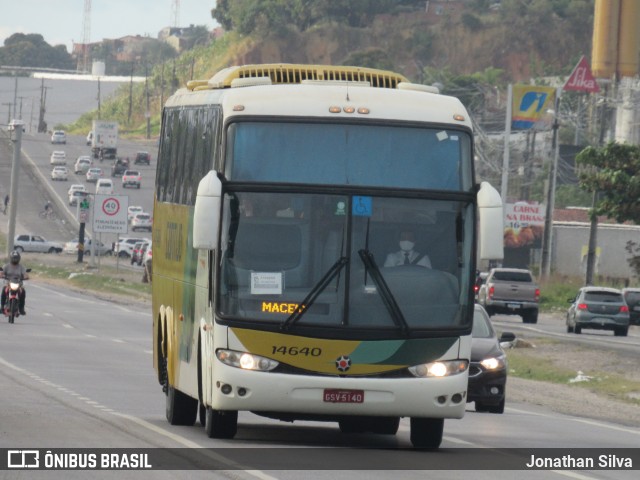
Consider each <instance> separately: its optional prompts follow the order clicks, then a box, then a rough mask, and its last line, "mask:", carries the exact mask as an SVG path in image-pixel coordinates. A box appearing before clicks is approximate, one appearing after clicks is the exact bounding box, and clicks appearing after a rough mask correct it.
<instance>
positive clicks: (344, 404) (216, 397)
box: [207, 364, 468, 418]
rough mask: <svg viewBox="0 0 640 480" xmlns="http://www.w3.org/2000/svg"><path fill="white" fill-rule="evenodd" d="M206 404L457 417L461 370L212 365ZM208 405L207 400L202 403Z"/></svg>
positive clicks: (463, 390) (462, 400)
mask: <svg viewBox="0 0 640 480" xmlns="http://www.w3.org/2000/svg"><path fill="white" fill-rule="evenodd" d="M212 380H213V382H212V386H213V390H212V395H211V397H212V398H211V402H210V404H211V407H212V408H214V409H217V410H244V411H272V412H287V413H299V414H301V415H302V416H304V415H309V414H318V415H329V416H331V415H372V416H400V417H404V416H407V417H428V418H462V417H463V415H464V411H465V405H466V402H467V384H468V377H467V374H466V373H462V374H458V375H453V376H449V377H442V378H362V377H329V376H303V375H291V374H281V373H270V372H256V371H247V370H242V369H239V368H234V367H229V366H227V365H222V364H217V365H216V372H215V373H214V378H213V379H212ZM207 403H209V402H207Z"/></svg>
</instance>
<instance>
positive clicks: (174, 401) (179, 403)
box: [166, 385, 198, 425]
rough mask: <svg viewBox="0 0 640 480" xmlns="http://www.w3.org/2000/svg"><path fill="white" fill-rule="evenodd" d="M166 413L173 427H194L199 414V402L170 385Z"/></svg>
mask: <svg viewBox="0 0 640 480" xmlns="http://www.w3.org/2000/svg"><path fill="white" fill-rule="evenodd" d="M166 413H167V421H168V422H169V423H170V424H171V425H193V424H194V422H195V421H196V415H197V414H198V400H196V399H195V398H191V397H190V396H189V395H185V394H184V393H182V392H181V391H180V390H176V389H175V388H173V387H172V386H171V385H168V387H167V405H166Z"/></svg>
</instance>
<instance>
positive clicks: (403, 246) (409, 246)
mask: <svg viewBox="0 0 640 480" xmlns="http://www.w3.org/2000/svg"><path fill="white" fill-rule="evenodd" d="M414 245H415V243H413V242H410V241H409V240H400V250H403V251H405V252H410V251H411V250H413V246H414Z"/></svg>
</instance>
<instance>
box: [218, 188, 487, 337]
mask: <svg viewBox="0 0 640 480" xmlns="http://www.w3.org/2000/svg"><path fill="white" fill-rule="evenodd" d="M473 218H474V216H473V205H472V203H471V202H463V201H453V200H426V199H413V198H389V197H376V196H359V195H336V194H318V193H313V194H310V193H307V194H305V193H274V192H249V191H232V192H227V193H226V194H225V197H224V208H223V221H222V227H223V228H222V238H221V242H222V243H221V255H220V281H219V282H218V292H217V295H218V301H217V307H218V314H219V315H220V316H221V317H222V318H225V319H227V320H229V321H233V320H237V321H240V322H242V321H245V320H246V321H251V322H252V323H255V322H266V323H274V324H281V325H288V326H291V328H298V327H305V326H317V327H336V328H341V329H348V330H353V329H362V328H364V329H372V328H373V329H376V328H377V329H386V330H388V329H392V330H397V331H398V332H405V333H406V331H407V330H411V331H416V330H426V331H433V330H452V329H456V328H468V324H467V322H469V321H470V320H469V319H467V318H466V316H465V315H462V314H461V312H464V311H465V310H466V309H468V304H469V298H470V292H469V288H470V286H471V285H472V283H473V281H472V279H471V278H468V277H469V272H470V271H471V270H472V269H471V268H470V262H471V259H472V257H473V256H472V244H473V240H472V239H473V235H472V233H473ZM323 280H324V283H323ZM310 294H313V299H312V301H310ZM292 315H293V316H294V317H297V318H295V321H291V319H290V317H292Z"/></svg>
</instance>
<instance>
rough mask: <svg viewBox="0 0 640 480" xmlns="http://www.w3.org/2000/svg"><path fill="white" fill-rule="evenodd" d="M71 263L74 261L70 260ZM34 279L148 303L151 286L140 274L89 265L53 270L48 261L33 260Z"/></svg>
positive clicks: (54, 268)
mask: <svg viewBox="0 0 640 480" xmlns="http://www.w3.org/2000/svg"><path fill="white" fill-rule="evenodd" d="M69 260H70V262H71V259H69ZM29 267H31V268H32V270H33V272H32V278H42V279H46V280H52V281H63V282H65V283H67V282H68V284H69V285H71V286H74V287H78V288H81V289H83V290H88V291H91V292H95V293H102V294H105V293H106V294H114V295H123V296H125V297H130V298H135V299H143V298H146V299H149V298H150V297H151V285H150V284H148V283H142V282H141V281H140V277H141V273H140V272H137V271H136V272H131V271H126V270H125V269H120V270H119V271H118V270H116V269H115V268H114V267H111V266H104V265H103V266H101V267H100V269H99V270H98V269H88V268H87V267H86V264H81V265H79V264H72V263H70V264H69V265H56V266H52V265H51V264H50V263H49V262H47V261H46V258H38V259H36V261H33V260H31V259H30V262H29Z"/></svg>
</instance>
